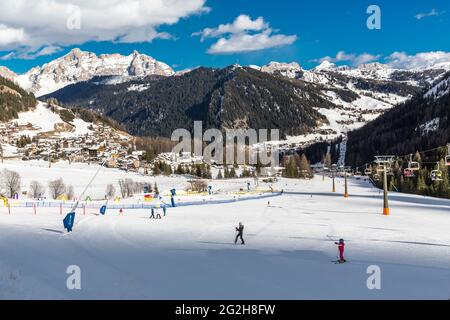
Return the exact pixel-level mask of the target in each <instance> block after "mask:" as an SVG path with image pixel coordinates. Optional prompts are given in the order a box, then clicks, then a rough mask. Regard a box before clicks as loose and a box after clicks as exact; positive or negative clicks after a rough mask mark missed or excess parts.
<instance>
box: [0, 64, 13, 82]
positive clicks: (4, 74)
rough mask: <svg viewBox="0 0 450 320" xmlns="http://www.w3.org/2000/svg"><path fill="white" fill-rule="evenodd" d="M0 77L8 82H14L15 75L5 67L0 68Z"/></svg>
mask: <svg viewBox="0 0 450 320" xmlns="http://www.w3.org/2000/svg"><path fill="white" fill-rule="evenodd" d="M0 76H1V77H3V78H6V79H8V80H11V81H14V79H15V78H16V77H17V74H16V73H15V72H14V71H11V70H10V69H8V68H7V67H3V66H0Z"/></svg>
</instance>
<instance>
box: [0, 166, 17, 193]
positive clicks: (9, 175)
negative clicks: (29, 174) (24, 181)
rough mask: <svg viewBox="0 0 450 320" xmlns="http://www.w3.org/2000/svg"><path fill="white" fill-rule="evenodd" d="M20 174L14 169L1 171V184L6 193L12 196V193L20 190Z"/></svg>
mask: <svg viewBox="0 0 450 320" xmlns="http://www.w3.org/2000/svg"><path fill="white" fill-rule="evenodd" d="M20 184H21V179H20V174H18V173H17V172H15V171H10V170H8V169H4V170H3V172H2V178H1V185H2V187H3V188H4V189H5V191H6V195H7V196H8V197H9V198H12V197H13V196H14V194H16V193H19V192H20Z"/></svg>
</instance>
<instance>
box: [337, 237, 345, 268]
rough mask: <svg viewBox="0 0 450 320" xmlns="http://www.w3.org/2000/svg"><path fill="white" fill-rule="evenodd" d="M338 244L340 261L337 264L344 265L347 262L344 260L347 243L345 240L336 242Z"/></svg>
mask: <svg viewBox="0 0 450 320" xmlns="http://www.w3.org/2000/svg"><path fill="white" fill-rule="evenodd" d="M335 244H337V246H338V249H339V260H338V261H337V262H339V263H344V262H346V260H345V259H344V250H345V243H344V239H339V242H335Z"/></svg>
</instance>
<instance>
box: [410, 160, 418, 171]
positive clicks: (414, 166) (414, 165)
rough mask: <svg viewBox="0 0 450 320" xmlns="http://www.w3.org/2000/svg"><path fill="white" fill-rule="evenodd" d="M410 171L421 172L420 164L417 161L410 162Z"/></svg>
mask: <svg viewBox="0 0 450 320" xmlns="http://www.w3.org/2000/svg"><path fill="white" fill-rule="evenodd" d="M408 169H410V170H411V171H419V170H420V163H419V162H416V161H410V162H409V166H408Z"/></svg>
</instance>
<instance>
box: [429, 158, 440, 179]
mask: <svg viewBox="0 0 450 320" xmlns="http://www.w3.org/2000/svg"><path fill="white" fill-rule="evenodd" d="M430 178H431V180H433V181H442V171H441V170H439V162H438V163H437V169H436V170H433V171H431V174H430Z"/></svg>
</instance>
